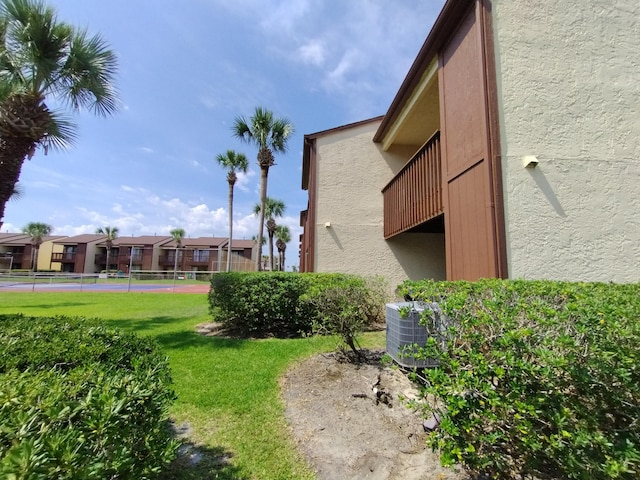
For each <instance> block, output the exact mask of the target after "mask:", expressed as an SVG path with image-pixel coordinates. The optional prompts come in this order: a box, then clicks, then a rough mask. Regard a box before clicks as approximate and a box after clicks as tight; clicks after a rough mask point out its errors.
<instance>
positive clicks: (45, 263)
mask: <svg viewBox="0 0 640 480" xmlns="http://www.w3.org/2000/svg"><path fill="white" fill-rule="evenodd" d="M62 247H63V246H62V245H57V244H54V243H53V241H52V240H49V241H47V242H42V245H40V250H39V252H38V270H55V271H57V272H59V271H60V270H61V269H62V264H61V263H60V262H52V261H51V254H52V253H54V252H55V253H62Z"/></svg>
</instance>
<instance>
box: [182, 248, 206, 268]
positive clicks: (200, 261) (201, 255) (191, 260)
mask: <svg viewBox="0 0 640 480" xmlns="http://www.w3.org/2000/svg"><path fill="white" fill-rule="evenodd" d="M185 262H186V263H187V264H189V265H208V264H209V252H206V251H205V252H194V253H193V255H190V254H187V256H186V258H185Z"/></svg>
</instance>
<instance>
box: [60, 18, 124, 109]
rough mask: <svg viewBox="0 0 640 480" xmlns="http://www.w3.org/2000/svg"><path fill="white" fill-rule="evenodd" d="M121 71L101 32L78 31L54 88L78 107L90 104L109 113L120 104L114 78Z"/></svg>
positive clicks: (90, 107) (73, 105) (72, 105)
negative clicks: (96, 33)
mask: <svg viewBox="0 0 640 480" xmlns="http://www.w3.org/2000/svg"><path fill="white" fill-rule="evenodd" d="M117 70H118V62H117V59H116V56H115V54H114V53H113V51H111V50H110V49H109V48H108V45H107V44H106V42H105V41H104V40H103V38H102V37H101V36H100V35H94V36H92V37H89V36H88V34H87V32H86V31H85V30H80V31H78V32H76V33H75V35H74V36H73V39H72V41H71V45H70V49H69V54H68V56H67V58H66V62H65V63H64V65H63V67H62V68H61V70H60V72H59V77H58V78H57V79H56V80H55V83H54V84H53V85H52V87H54V88H55V92H56V94H57V95H58V96H60V97H62V98H63V99H64V100H66V101H67V102H68V104H69V105H70V106H71V108H73V109H74V110H78V109H80V108H81V107H86V108H88V109H89V110H91V111H92V112H93V113H96V114H98V115H102V116H107V115H110V114H112V113H115V112H116V111H117V110H118V107H119V101H118V94H117V92H116V90H115V88H114V78H115V75H116V73H117Z"/></svg>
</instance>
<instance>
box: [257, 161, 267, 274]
mask: <svg viewBox="0 0 640 480" xmlns="http://www.w3.org/2000/svg"><path fill="white" fill-rule="evenodd" d="M268 176H269V167H264V166H261V167H260V215H259V217H260V218H259V219H258V255H257V256H256V270H258V271H261V270H262V239H263V238H264V232H263V230H264V206H265V204H266V203H267V177H268Z"/></svg>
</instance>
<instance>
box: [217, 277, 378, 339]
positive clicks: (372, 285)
mask: <svg viewBox="0 0 640 480" xmlns="http://www.w3.org/2000/svg"><path fill="white" fill-rule="evenodd" d="M327 291H331V292H333V294H332V295H329V296H327ZM339 292H343V293H342V294H340V293H339ZM384 300H385V299H384V293H383V287H382V284H381V283H379V282H377V281H373V280H366V279H364V278H362V277H359V276H356V275H345V274H329V273H302V274H300V273H286V272H257V273H240V272H231V273H220V274H216V275H214V276H213V278H212V279H211V289H210V291H209V304H210V310H211V312H212V314H213V316H214V318H215V319H216V320H217V321H220V322H222V323H223V324H224V325H225V326H226V327H227V328H230V329H233V330H235V331H237V332H239V333H241V334H247V335H253V336H270V335H273V336H278V337H287V336H296V335H300V334H304V333H310V332H312V331H320V330H322V329H321V328H319V326H320V325H324V326H325V327H327V328H326V329H327V330H328V331H329V330H330V332H329V333H338V332H336V331H335V329H332V328H331V325H330V324H329V323H330V322H329V319H330V318H333V315H332V314H331V312H333V311H335V310H336V308H339V307H336V304H342V305H344V304H349V305H353V304H354V303H357V304H358V307H359V308H358V313H359V314H360V315H361V317H358V319H357V321H358V322H360V323H362V324H363V325H367V324H372V323H375V322H379V321H382V320H383V319H384V318H383V307H384ZM354 320H356V319H355V318H354Z"/></svg>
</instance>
